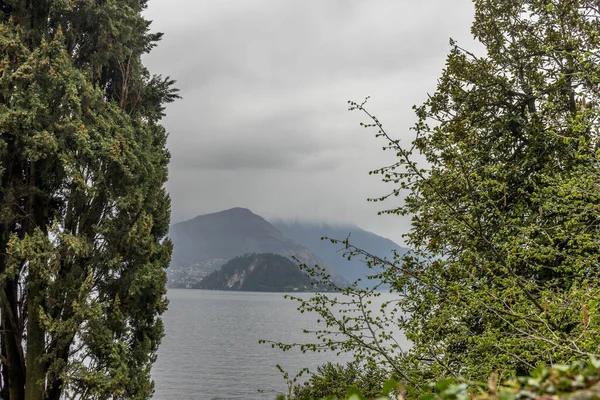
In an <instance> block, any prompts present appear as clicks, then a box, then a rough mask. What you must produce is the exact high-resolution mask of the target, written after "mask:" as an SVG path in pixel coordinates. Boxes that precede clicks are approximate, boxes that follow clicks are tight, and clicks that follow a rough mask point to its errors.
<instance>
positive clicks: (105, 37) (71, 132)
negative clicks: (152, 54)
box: [0, 0, 177, 400]
mask: <svg viewBox="0 0 600 400" xmlns="http://www.w3.org/2000/svg"><path fill="white" fill-rule="evenodd" d="M5 3H7V4H8V5H10V6H11V8H12V9H11V10H10V15H4V17H3V18H2V19H1V20H0V49H1V51H0V176H1V189H0V317H1V319H0V344H1V347H0V354H1V357H0V360H1V364H0V372H1V375H0V376H1V387H0V391H1V392H0V393H1V397H2V398H6V399H11V400H13V399H30V400H34V399H42V398H45V399H46V398H47V399H51V400H53V399H56V400H58V399H59V398H61V396H63V395H68V397H69V398H76V399H88V398H90V399H92V398H93V399H108V398H132V399H145V398H148V397H149V396H150V395H151V393H152V392H153V385H152V382H151V380H150V367H151V365H152V362H153V361H154V360H155V354H156V350H157V346H158V344H159V343H160V339H161V337H162V334H163V331H162V323H161V321H160V318H159V317H160V314H161V313H162V312H163V311H164V310H165V308H166V299H165V297H164V295H165V283H166V276H165V272H164V268H166V266H167V265H168V263H169V260H170V253H171V245H170V242H169V241H168V240H165V235H166V233H167V230H168V225H169V215H170V201H169V198H168V195H167V194H166V192H165V190H164V188H163V185H164V183H165V181H166V179H167V164H168V161H169V153H168V151H167V150H166V136H167V135H166V132H165V130H164V128H163V127H162V126H161V125H160V123H159V121H160V119H161V117H162V116H163V112H164V104H165V103H167V102H170V101H173V100H174V99H175V98H176V97H177V93H176V90H175V89H173V88H172V85H173V81H172V80H170V79H168V78H167V79H165V78H162V77H160V76H151V75H150V73H149V72H148V70H147V69H146V68H145V67H144V66H143V65H142V63H141V56H142V54H144V53H147V52H148V51H150V50H151V49H152V47H153V46H154V45H155V43H156V42H157V41H158V40H159V39H160V37H161V36H160V34H153V33H150V32H149V22H148V21H146V20H145V19H144V18H143V16H142V15H141V13H142V11H143V10H144V8H145V7H146V1H144V0H137V1H136V0H118V1H117V0H113V1H61V0H29V1H23V0H13V1H12V2H11V1H5Z"/></svg>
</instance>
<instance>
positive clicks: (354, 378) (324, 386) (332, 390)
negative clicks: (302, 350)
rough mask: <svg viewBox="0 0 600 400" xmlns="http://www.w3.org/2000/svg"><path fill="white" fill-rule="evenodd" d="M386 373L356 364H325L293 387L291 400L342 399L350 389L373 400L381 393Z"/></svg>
mask: <svg viewBox="0 0 600 400" xmlns="http://www.w3.org/2000/svg"><path fill="white" fill-rule="evenodd" d="M387 375H388V374H387V372H386V371H384V370H381V369H376V368H365V366H361V365H359V364H357V363H349V364H347V365H340V364H334V363H327V364H323V365H321V366H319V367H318V368H317V370H316V371H315V373H313V374H312V375H311V376H310V378H309V379H308V380H307V381H306V382H304V383H303V384H302V385H296V386H295V387H294V391H293V396H292V397H291V398H292V399H297V400H306V399H321V398H324V397H328V396H329V397H331V396H335V397H338V398H342V397H344V396H345V395H346V394H347V393H348V391H349V390H350V388H354V391H358V392H360V393H361V395H362V396H364V397H367V398H375V397H377V396H379V395H380V394H381V393H382V391H383V389H384V388H383V386H384V382H385V380H386V377H387Z"/></svg>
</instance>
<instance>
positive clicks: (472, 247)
mask: <svg viewBox="0 0 600 400" xmlns="http://www.w3.org/2000/svg"><path fill="white" fill-rule="evenodd" d="M474 4H475V10H476V14H475V20H474V23H473V26H472V32H473V35H474V36H475V38H476V39H477V40H479V41H480V42H481V43H482V44H483V45H484V47H485V49H486V51H485V53H484V54H481V55H478V54H474V53H471V52H469V51H467V50H465V49H463V48H461V47H460V46H458V44H457V43H455V42H453V41H451V51H450V54H449V55H448V58H447V61H446V66H445V69H444V71H443V73H442V76H441V77H440V79H439V80H438V86H437V89H436V91H435V93H433V94H432V95H430V96H429V98H428V100H427V101H426V102H425V103H424V104H423V105H422V106H419V107H415V112H416V114H417V117H418V122H417V123H416V125H415V126H414V133H415V138H414V140H413V141H412V142H411V143H404V142H401V141H399V140H396V139H394V138H392V137H391V136H390V135H389V134H388V132H387V131H386V130H385V129H384V127H383V125H382V124H381V122H380V121H379V119H378V118H377V117H376V116H374V115H372V114H371V113H370V112H369V111H368V110H367V109H366V102H364V103H355V102H350V109H351V110H357V111H359V112H361V113H364V115H365V116H366V117H367V118H368V122H367V123H363V124H361V125H363V126H364V127H365V128H370V129H375V130H376V135H377V136H378V137H380V138H382V139H383V140H385V141H386V144H385V147H384V150H391V151H393V152H394V153H395V154H396V156H397V159H398V161H397V162H396V163H395V164H393V165H391V166H387V167H384V168H381V169H378V170H376V171H373V173H375V174H378V175H381V176H382V179H383V180H384V181H385V182H388V183H390V184H391V185H393V189H392V190H391V192H390V193H389V195H387V196H382V197H380V198H377V199H373V201H384V200H386V199H389V198H394V197H396V196H400V195H403V196H405V197H404V201H403V203H402V205H401V206H399V207H396V206H392V208H390V209H388V210H385V211H383V213H387V214H391V215H410V216H411V217H412V227H411V230H410V232H409V233H408V234H407V235H406V240H407V243H408V244H409V245H410V246H411V248H412V249H413V251H412V253H410V254H407V255H405V256H404V257H402V258H400V257H398V256H396V257H394V258H393V259H382V258H379V257H377V256H376V255H373V254H369V253H367V252H365V251H363V250H361V249H358V248H356V247H355V246H353V245H352V243H351V242H350V241H349V239H346V240H343V241H337V242H338V243H344V244H345V248H346V254H345V256H347V257H351V258H352V257H360V258H362V259H364V260H365V261H366V262H368V263H369V265H371V266H373V267H375V266H384V267H385V268H386V269H385V271H384V272H383V273H381V274H378V277H379V278H381V279H382V280H383V281H384V282H385V283H387V284H389V285H390V287H391V288H392V292H393V293H395V294H396V296H397V297H396V299H394V300H393V301H391V302H388V303H387V304H385V305H384V310H383V313H380V314H377V315H376V314H369V313H368V311H367V310H368V307H367V304H368V302H369V301H371V299H372V298H373V296H377V295H378V294H377V292H376V291H375V290H359V289H357V287H356V286H353V287H351V288H348V289H347V290H345V291H344V292H343V293H344V294H345V295H346V296H347V297H344V298H331V297H327V296H323V295H317V296H315V297H314V298H313V299H311V300H309V301H305V300H301V299H299V301H300V305H299V307H300V309H301V310H303V311H315V312H317V313H318V314H319V315H320V318H322V320H323V322H324V323H325V328H324V329H323V330H322V331H320V332H317V343H315V344H311V345H306V344H289V345H298V346H300V347H301V348H303V349H305V350H317V351H320V350H322V349H330V350H334V351H352V352H355V353H356V354H358V357H359V358H361V359H363V360H365V361H366V362H368V363H372V364H376V365H384V366H385V367H386V368H388V369H389V370H390V371H391V372H393V374H394V375H396V376H397V377H398V378H400V379H402V380H403V381H405V382H407V387H408V388H409V389H408V390H409V396H410V397H416V396H418V395H419V394H420V393H423V389H422V388H421V386H422V385H421V383H427V382H435V381H439V380H440V379H442V378H444V377H450V378H453V379H456V380H457V381H458V379H459V378H460V379H461V380H466V381H478V380H485V379H486V378H487V377H488V376H490V375H491V374H492V373H494V372H495V371H497V372H498V374H499V379H500V380H501V381H502V380H505V379H507V378H509V377H512V376H516V375H519V374H523V373H525V371H528V370H530V369H533V368H534V367H535V366H536V365H538V364H539V363H543V364H552V363H566V364H568V363H570V362H571V361H573V360H575V359H578V358H582V357H584V358H585V357H588V356H589V355H591V354H598V343H599V341H600V324H598V322H599V321H598V298H599V293H600V284H599V282H598V279H597V276H598V273H599V272H600V271H599V265H600V263H599V261H600V260H599V259H600V252H599V249H600V217H599V215H600V213H599V211H600V210H599V203H598V200H599V199H600V186H598V181H599V180H600V152H599V149H600V136H599V133H600V132H599V129H598V127H599V125H598V120H597V119H598V115H599V111H600V109H599V108H600V94H599V92H598V90H597V86H598V83H599V82H600V74H599V71H600V68H598V67H599V65H598V63H599V61H600V59H599V57H598V54H599V51H600V35H599V34H598V32H599V31H600V11H599V10H598V8H597V4H596V2H593V1H590V0H577V1H554V0H543V1H538V0H535V1H534V0H509V1H504V0H502V1H499V0H475V1H474ZM324 279H327V277H326V276H325V277H324ZM373 289H376V288H373ZM334 309H335V310H336V311H340V312H339V313H334V312H332V310H334ZM392 328H394V329H397V330H400V331H402V332H404V333H405V334H406V336H407V338H408V339H409V340H410V341H411V342H412V344H413V346H412V348H410V349H401V348H400V347H399V346H397V343H395V342H394V340H393V339H394V334H393V330H392ZM282 347H283V348H285V345H284V346H282ZM449 387H451V388H452V389H451V390H452V391H454V392H456V393H455V394H454V395H455V396H458V397H460V393H462V392H461V391H462V390H463V389H464V388H462V386H460V385H459V386H455V385H452V386H449ZM461 388H462V389H461ZM458 397H457V398H458Z"/></svg>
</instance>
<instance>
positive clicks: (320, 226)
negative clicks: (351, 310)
mask: <svg viewBox="0 0 600 400" xmlns="http://www.w3.org/2000/svg"><path fill="white" fill-rule="evenodd" d="M271 223H272V225H273V226H275V227H276V228H277V229H278V230H279V231H281V232H282V233H283V234H284V235H285V236H286V237H288V238H290V239H292V240H294V241H296V242H298V243H300V244H301V245H303V246H306V247H307V248H309V249H310V250H311V251H312V252H314V253H315V254H316V255H317V256H319V257H320V258H322V259H323V260H324V261H325V262H326V263H327V264H328V265H330V266H331V267H332V268H333V270H334V271H335V272H336V273H337V274H338V275H340V276H342V277H344V278H345V279H346V280H348V281H350V282H353V281H355V280H356V279H358V278H361V279H363V280H364V278H365V277H367V276H368V275H371V274H373V273H374V271H373V270H371V269H369V268H368V267H367V265H366V263H365V261H364V260H363V259H362V258H360V257H355V258H352V259H351V260H348V259H347V258H344V257H343V250H344V245H343V244H333V243H331V241H329V240H321V237H329V238H332V239H338V240H345V239H346V238H349V242H350V243H351V244H353V245H355V246H356V247H358V248H360V249H363V250H365V251H367V252H369V253H371V254H373V255H376V256H378V257H388V258H392V256H393V251H396V252H398V254H404V253H406V252H407V251H408V248H405V247H401V246H399V245H398V244H396V243H395V242H393V241H391V240H390V239H387V238H384V237H381V236H379V235H376V234H374V233H372V232H369V231H366V230H364V229H361V228H359V227H358V226H356V225H353V224H330V223H317V222H300V221H286V220H283V219H273V220H272V221H271Z"/></svg>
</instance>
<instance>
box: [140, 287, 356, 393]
mask: <svg viewBox="0 0 600 400" xmlns="http://www.w3.org/2000/svg"><path fill="white" fill-rule="evenodd" d="M296 295H298V296H305V297H307V298H308V297H310V296H311V294H310V293H300V294H298V293H296ZM283 296H284V294H283V293H257V292H226V291H207V290H186V289H169V292H168V297H169V301H170V303H169V310H168V311H167V312H166V313H165V315H164V318H163V319H164V322H165V333H166V336H165V338H164V339H163V342H162V345H161V347H160V349H159V351H158V360H157V362H156V364H155V365H154V368H153V370H152V371H153V372H152V376H153V378H154V381H155V383H156V394H155V395H154V399H159V400H160V399H168V400H175V399H202V400H209V399H250V400H252V399H274V398H275V397H276V393H278V392H281V391H285V389H286V385H285V382H284V380H283V378H282V377H281V373H280V372H279V371H278V370H277V368H276V366H275V365H276V364H280V365H281V366H282V367H283V368H284V369H285V370H286V371H288V372H289V373H290V375H292V376H293V375H295V374H296V372H298V371H299V370H300V369H301V368H302V367H308V368H311V369H314V368H316V367H317V366H318V365H320V364H323V363H324V362H326V361H338V362H344V361H347V360H350V359H351V356H350V355H342V356H340V357H336V356H335V354H333V353H305V354H303V353H301V352H300V351H294V350H292V351H286V352H282V351H281V350H279V349H277V348H276V349H272V348H271V347H270V346H269V345H264V344H258V341H259V340H260V339H270V340H276V341H282V342H287V343H291V342H308V341H310V337H309V336H308V335H306V334H303V333H302V329H303V328H307V329H314V328H316V327H317V323H316V316H315V314H311V313H308V314H307V313H304V314H301V313H299V312H298V311H296V308H297V303H296V302H294V301H291V300H286V299H284V298H283ZM258 389H262V390H264V391H265V393H259V392H258V391H257V390H258Z"/></svg>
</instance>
